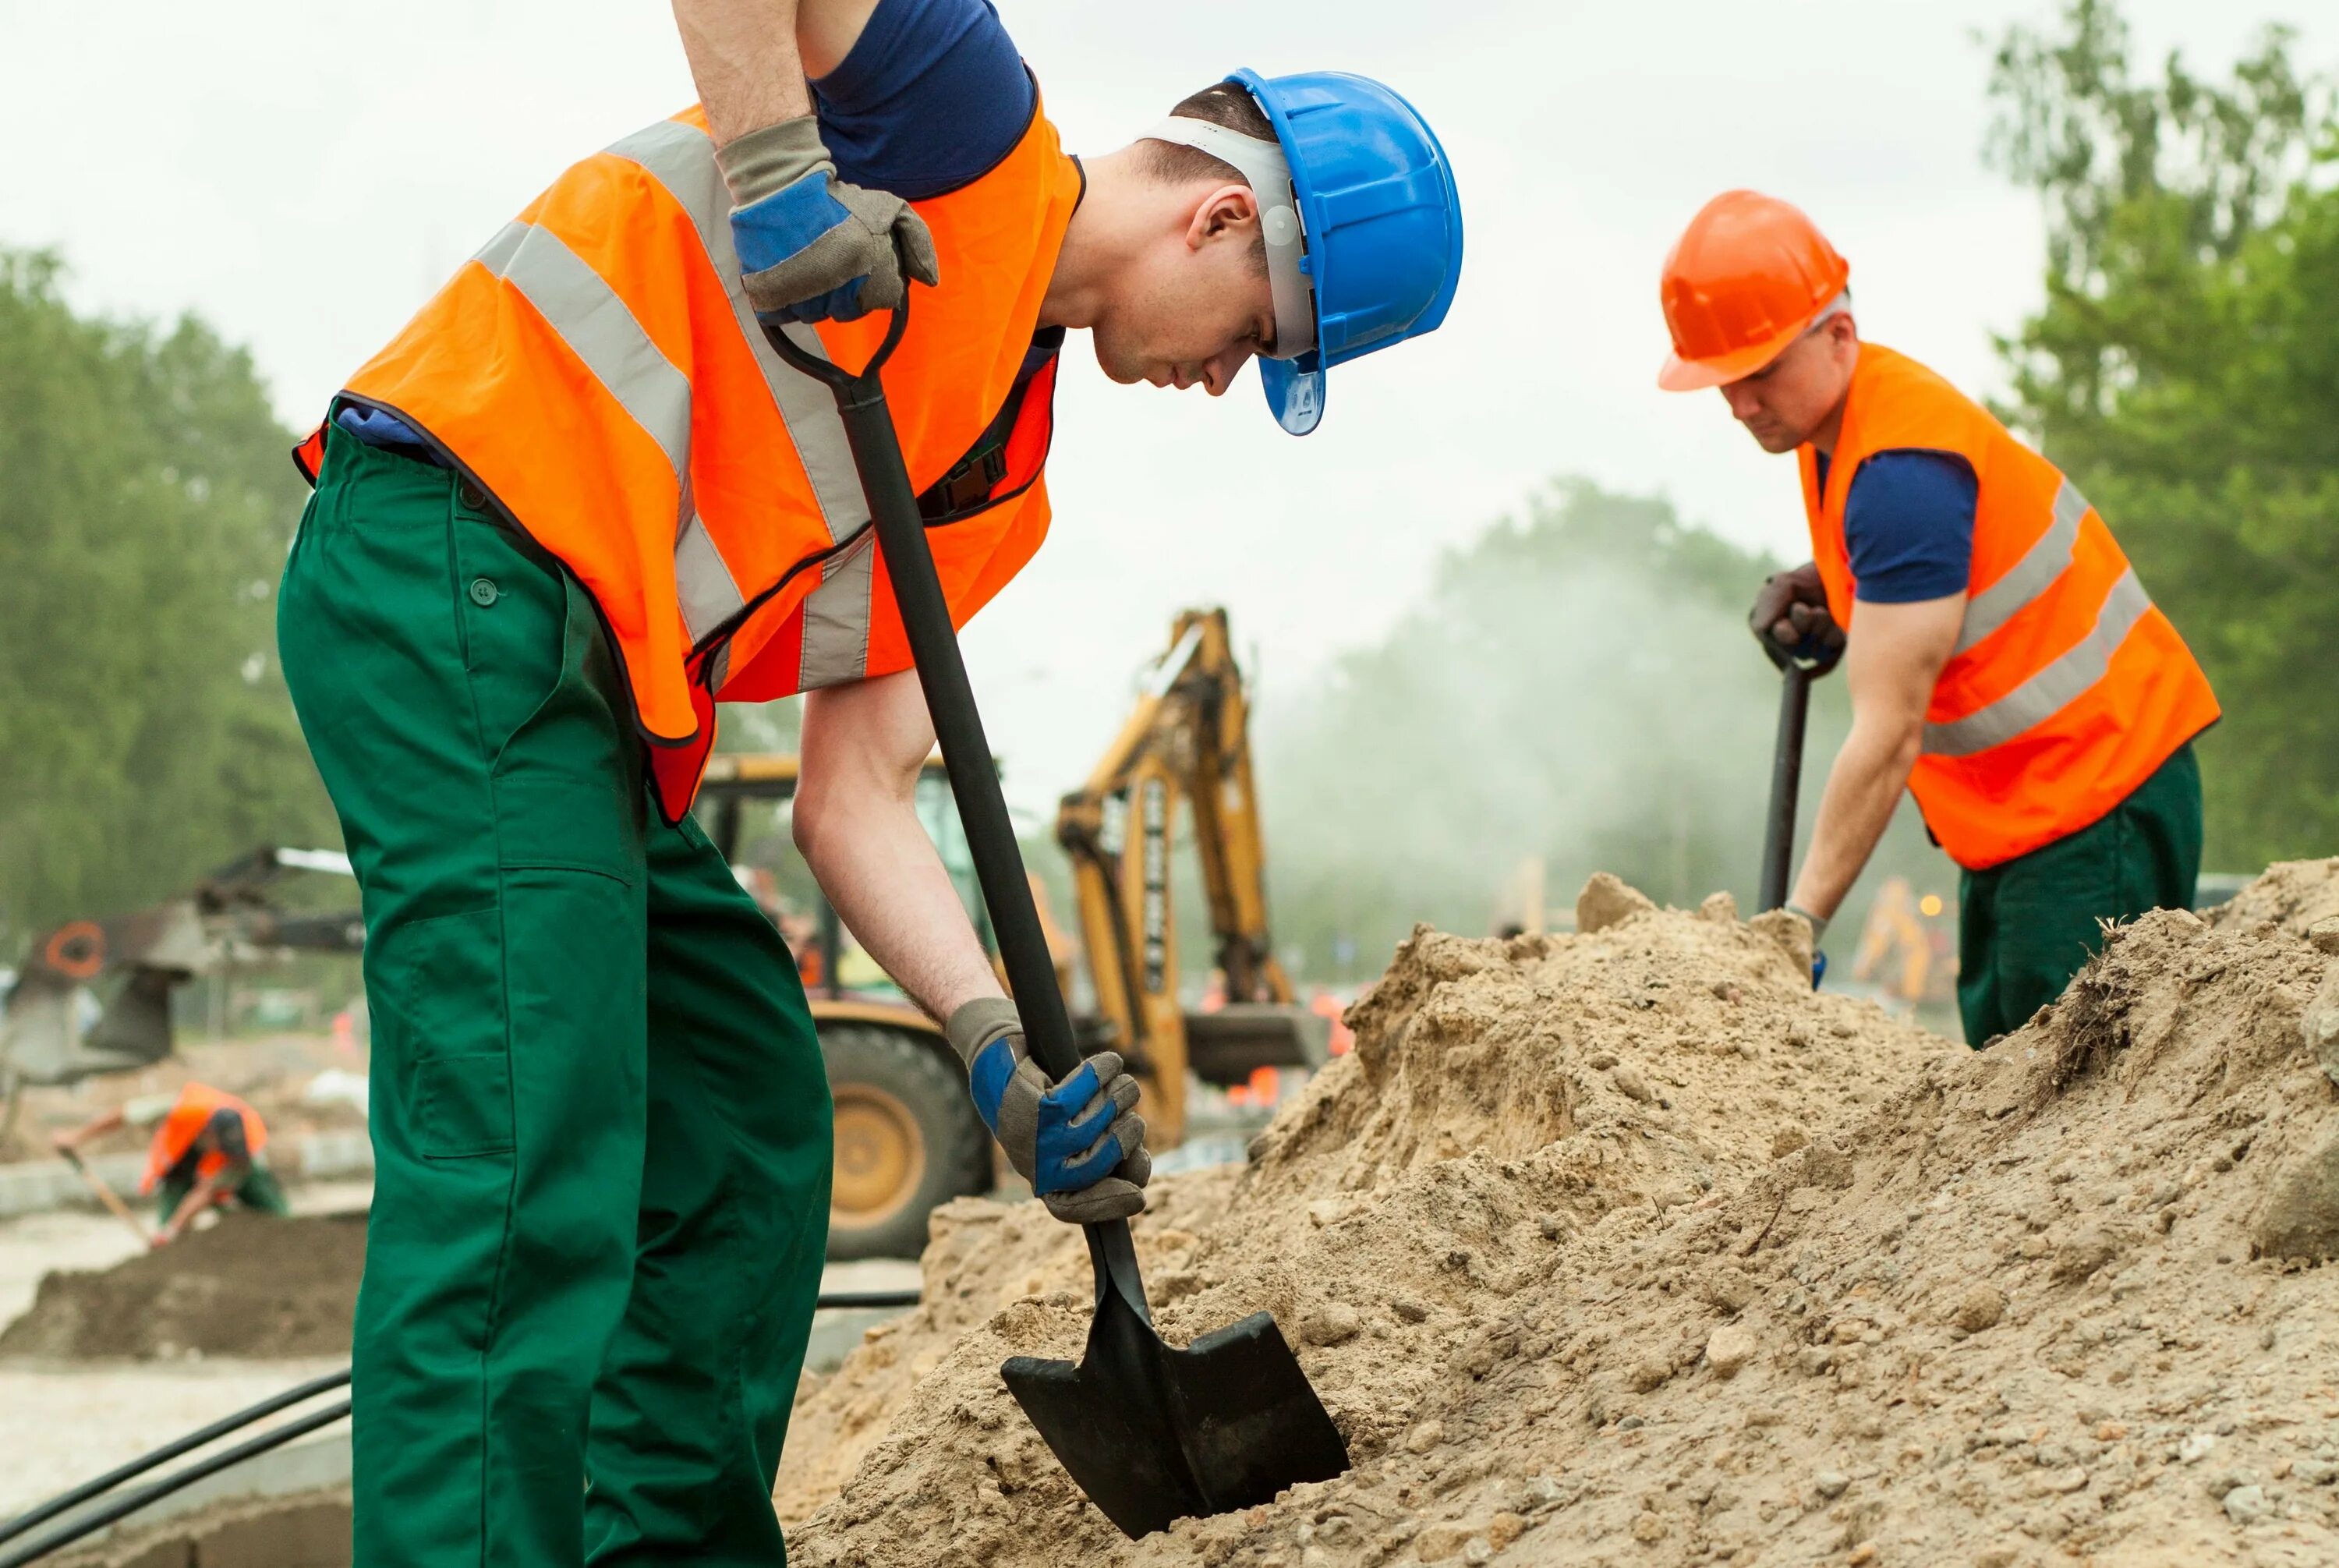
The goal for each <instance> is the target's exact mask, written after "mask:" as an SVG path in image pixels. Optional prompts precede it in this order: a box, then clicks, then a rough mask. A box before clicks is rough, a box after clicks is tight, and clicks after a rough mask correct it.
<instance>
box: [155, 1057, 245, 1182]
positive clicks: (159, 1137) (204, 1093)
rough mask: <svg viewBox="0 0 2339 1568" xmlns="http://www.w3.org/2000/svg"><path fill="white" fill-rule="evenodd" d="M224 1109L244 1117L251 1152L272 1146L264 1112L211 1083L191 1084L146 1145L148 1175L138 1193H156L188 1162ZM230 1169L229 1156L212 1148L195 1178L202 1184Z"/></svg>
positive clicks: (197, 1167)
mask: <svg viewBox="0 0 2339 1568" xmlns="http://www.w3.org/2000/svg"><path fill="white" fill-rule="evenodd" d="M222 1110H232V1111H234V1112H235V1113H236V1114H237V1115H238V1116H241V1117H242V1118H243V1147H244V1149H246V1150H247V1151H248V1152H250V1153H252V1154H254V1155H257V1154H258V1153H259V1152H260V1151H261V1150H262V1149H265V1148H267V1147H268V1127H267V1124H266V1123H264V1122H262V1120H261V1119H260V1112H258V1111H256V1110H254V1109H252V1107H250V1106H248V1105H246V1104H244V1102H243V1101H242V1100H238V1099H237V1098H236V1097H235V1096H233V1095H232V1094H227V1093H224V1092H222V1091H221V1090H216V1089H213V1088H212V1087H211V1086H210V1085H209V1084H202V1083H191V1084H189V1085H187V1086H186V1087H185V1088H184V1089H182V1090H179V1098H178V1099H177V1100H175V1101H174V1102H173V1104H172V1106H171V1113H170V1114H169V1115H168V1116H165V1117H164V1118H163V1125H162V1126H160V1127H158V1128H156V1129H154V1140H153V1142H152V1143H149V1144H148V1145H147V1146H146V1174H145V1175H144V1176H143V1177H141V1178H139V1182H138V1190H139V1191H141V1192H152V1191H153V1190H154V1187H155V1184H156V1183H158V1182H160V1181H161V1180H162V1179H163V1177H164V1176H165V1175H167V1174H169V1172H170V1169H171V1168H172V1167H173V1166H174V1165H176V1164H178V1163H179V1161H181V1160H183V1159H186V1157H187V1150H189V1149H192V1148H193V1147H194V1146H195V1139H198V1138H201V1137H202V1133H203V1129H205V1128H207V1127H209V1126H210V1125H211V1124H212V1117H214V1116H216V1115H218V1114H219V1113H220V1112H221V1111H222ZM225 1169H227V1156H226V1155H224V1154H222V1153H221V1152H220V1151H219V1150H218V1149H212V1150H211V1151H209V1152H208V1153H206V1154H205V1155H203V1157H202V1159H198V1160H196V1161H195V1179H196V1180H198V1181H201V1180H202V1178H204V1177H206V1176H216V1175H218V1174H219V1173H220V1172H221V1171H222V1170H225Z"/></svg>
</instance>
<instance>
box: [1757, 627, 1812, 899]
mask: <svg viewBox="0 0 2339 1568" xmlns="http://www.w3.org/2000/svg"><path fill="white" fill-rule="evenodd" d="M1810 720H1811V671H1809V670H1807V669H1805V668H1804V667H1803V666H1801V665H1799V664H1794V663H1789V664H1788V665H1787V666H1786V668H1785V670H1784V671H1783V672H1782V674H1781V682H1780V687H1779V739H1778V744H1777V745H1776V746H1775V747H1773V748H1772V753H1771V812H1770V815H1769V817H1768V818H1767V819H1766V820H1765V822H1764V824H1763V833H1762V896H1761V898H1760V900H1759V902H1760V904H1761V906H1762V909H1764V910H1773V909H1779V908H1782V907H1783V906H1784V905H1785V904H1786V902H1787V876H1788V873H1789V872H1790V871H1791V870H1792V869H1793V864H1794V859H1795V811H1796V807H1797V804H1798V797H1799V796H1800V795H1801V793H1802V784H1803V731H1804V729H1805V728H1806V727H1807V726H1808V725H1809V723H1810Z"/></svg>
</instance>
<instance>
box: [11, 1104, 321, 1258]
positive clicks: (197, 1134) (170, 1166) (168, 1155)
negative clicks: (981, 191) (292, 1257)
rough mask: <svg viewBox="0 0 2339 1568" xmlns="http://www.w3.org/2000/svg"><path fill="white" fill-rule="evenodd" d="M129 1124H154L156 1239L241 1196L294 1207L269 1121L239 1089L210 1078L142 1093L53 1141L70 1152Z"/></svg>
mask: <svg viewBox="0 0 2339 1568" xmlns="http://www.w3.org/2000/svg"><path fill="white" fill-rule="evenodd" d="M124 1127H126V1128H129V1129H132V1130H133V1131H137V1132H143V1131H145V1130H146V1129H149V1128H152V1129H153V1137H152V1138H151V1139H148V1141H147V1145H146V1172H145V1174H144V1175H143V1176H142V1177H140V1178H139V1180H138V1190H139V1191H140V1192H142V1193H152V1194H153V1195H154V1218H155V1221H156V1223H157V1225H158V1226H159V1227H160V1228H159V1229H157V1230H156V1231H155V1233H154V1238H153V1241H154V1245H155V1246H157V1247H167V1246H169V1245H170V1244H171V1243H172V1242H173V1241H176V1240H177V1239H178V1238H180V1237H181V1236H183V1235H184V1234H185V1233H186V1229H187V1227H188V1226H190V1225H192V1224H193V1223H194V1221H195V1217H196V1216H197V1215H200V1214H202V1212H203V1211H204V1210H205V1209H207V1208H213V1207H222V1208H223V1207H225V1206H226V1205H228V1204H230V1203H236V1204H241V1205H242V1207H244V1208H253V1209H258V1210H259V1211H260V1212H261V1213H262V1214H272V1215H275V1216H277V1217H278V1218H283V1217H284V1216H285V1215H288V1214H290V1213H291V1212H292V1210H291V1206H289V1205H288V1204H287V1203H286V1202H285V1201H284V1189H283V1188H281V1187H280V1186H278V1185H277V1182H276V1178H275V1176H274V1175H273V1174H272V1173H271V1171H270V1170H269V1169H268V1162H267V1160H266V1159H265V1158H264V1157H263V1156H262V1150H263V1149H266V1148H267V1147H268V1124H267V1123H265V1122H263V1121H262V1120H261V1119H260V1112H258V1111H256V1110H254V1109H252V1107H250V1106H249V1105H246V1104H245V1103H244V1102H243V1101H242V1100H238V1099H237V1098H236V1097H235V1096H234V1095H232V1094H229V1093H226V1092H225V1091H223V1090H216V1089H213V1088H212V1087H211V1086H210V1085H209V1084H202V1083H190V1084H187V1085H186V1086H185V1087H183V1088H182V1089H181V1090H179V1091H178V1092H177V1093H176V1094H145V1095H140V1096H139V1097H137V1098H136V1099H134V1100H126V1101H124V1102H123V1104H122V1105H121V1106H120V1107H119V1108H118V1109H113V1110H109V1111H106V1112H104V1114H103V1115H101V1116H98V1117H95V1118H94V1119H91V1120H90V1121H88V1122H86V1123H84V1125H82V1126H80V1127H78V1128H75V1129H74V1130H73V1131H71V1132H61V1133H59V1134H57V1136H56V1137H55V1139H53V1140H52V1141H54V1143H55V1145H56V1147H57V1152H58V1153H60V1154H64V1153H68V1152H73V1151H77V1150H78V1149H81V1148H82V1146H83V1145H84V1144H86V1143H88V1142H90V1141H91V1140H92V1139H98V1138H103V1137H104V1136H105V1135H106V1134H107V1133H109V1132H113V1131H114V1130H116V1129H120V1128H124Z"/></svg>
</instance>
